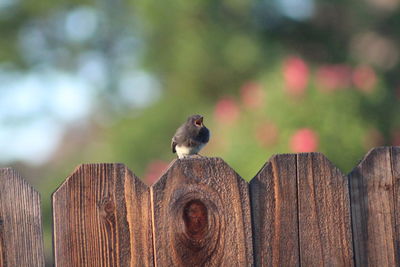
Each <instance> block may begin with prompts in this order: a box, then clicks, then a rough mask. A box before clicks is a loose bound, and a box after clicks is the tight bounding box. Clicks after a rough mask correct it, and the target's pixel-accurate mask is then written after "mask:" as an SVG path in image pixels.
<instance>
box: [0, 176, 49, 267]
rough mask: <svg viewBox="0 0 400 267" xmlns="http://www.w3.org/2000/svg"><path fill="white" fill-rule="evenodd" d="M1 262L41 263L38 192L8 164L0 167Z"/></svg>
mask: <svg viewBox="0 0 400 267" xmlns="http://www.w3.org/2000/svg"><path fill="white" fill-rule="evenodd" d="M0 266H2V267H15V266H21V267H25V266H32V267H37V266H44V254H43V237H42V224H41V214H40V196H39V193H38V192H37V191H36V190H35V189H33V188H32V187H31V186H30V185H29V184H28V183H27V182H26V181H25V180H23V179H22V178H21V177H20V175H19V174H18V173H17V172H16V171H14V170H13V169H11V168H4V169H0Z"/></svg>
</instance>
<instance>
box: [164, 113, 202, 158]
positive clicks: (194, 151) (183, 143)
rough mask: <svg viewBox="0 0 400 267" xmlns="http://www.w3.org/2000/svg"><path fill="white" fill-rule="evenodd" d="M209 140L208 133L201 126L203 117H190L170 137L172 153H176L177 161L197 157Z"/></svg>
mask: <svg viewBox="0 0 400 267" xmlns="http://www.w3.org/2000/svg"><path fill="white" fill-rule="evenodd" d="M209 140H210V131H209V130H208V129H207V127H206V126H204V124H203V116H201V115H192V116H190V117H188V118H187V120H186V122H185V123H183V124H182V125H181V126H180V127H179V128H178V129H177V130H176V132H175V135H174V136H173V137H172V142H171V148H172V153H176V154H177V156H178V158H179V159H183V158H188V157H191V156H194V155H198V153H199V151H200V150H201V149H202V148H203V147H204V146H205V145H206V144H207V143H208V141H209Z"/></svg>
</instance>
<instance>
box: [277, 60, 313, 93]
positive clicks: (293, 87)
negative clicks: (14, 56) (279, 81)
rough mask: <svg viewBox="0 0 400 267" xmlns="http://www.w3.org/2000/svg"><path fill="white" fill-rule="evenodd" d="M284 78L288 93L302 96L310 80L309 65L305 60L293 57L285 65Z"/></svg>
mask: <svg viewBox="0 0 400 267" xmlns="http://www.w3.org/2000/svg"><path fill="white" fill-rule="evenodd" d="M283 76H284V79H285V88H286V90H287V92H288V93H289V94H291V95H295V96H298V95H302V94H303V93H304V92H305V90H306V87H307V84H308V80H309V68H308V65H307V63H306V62H305V61H304V60H303V59H301V58H299V57H296V56H291V57H289V58H287V59H286V60H285V61H284V63H283Z"/></svg>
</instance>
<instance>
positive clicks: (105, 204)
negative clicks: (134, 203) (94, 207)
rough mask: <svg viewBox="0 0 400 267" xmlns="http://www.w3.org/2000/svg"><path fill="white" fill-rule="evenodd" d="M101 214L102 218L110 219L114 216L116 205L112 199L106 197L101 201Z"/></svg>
mask: <svg viewBox="0 0 400 267" xmlns="http://www.w3.org/2000/svg"><path fill="white" fill-rule="evenodd" d="M98 206H99V213H100V215H101V216H104V217H110V216H112V215H113V214H114V210H115V204H114V202H113V201H112V199H111V198H110V197H104V198H102V199H101V200H100V201H99V204H98Z"/></svg>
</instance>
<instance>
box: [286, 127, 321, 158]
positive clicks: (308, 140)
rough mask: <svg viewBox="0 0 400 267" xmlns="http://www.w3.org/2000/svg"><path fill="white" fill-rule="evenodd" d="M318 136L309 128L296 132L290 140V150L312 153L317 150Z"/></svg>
mask: <svg viewBox="0 0 400 267" xmlns="http://www.w3.org/2000/svg"><path fill="white" fill-rule="evenodd" d="M318 139H319V138H318V135H317V134H316V133H315V131H313V130H312V129H310V128H303V129H299V130H297V131H296V132H295V133H294V134H293V135H292V137H291V139H290V149H291V150H292V151H293V152H296V153H300V152H313V151H316V150H317V149H318V143H319V140H318Z"/></svg>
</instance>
